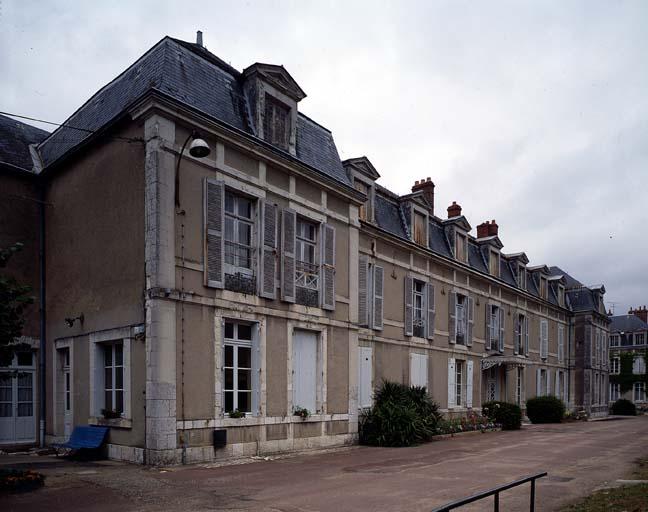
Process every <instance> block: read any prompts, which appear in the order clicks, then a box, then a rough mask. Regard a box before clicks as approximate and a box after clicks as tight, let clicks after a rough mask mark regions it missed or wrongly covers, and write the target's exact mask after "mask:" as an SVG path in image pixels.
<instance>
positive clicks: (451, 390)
mask: <svg viewBox="0 0 648 512" xmlns="http://www.w3.org/2000/svg"><path fill="white" fill-rule="evenodd" d="M455 377H456V374H455V359H454V357H450V358H448V408H450V407H455V406H456V405H457V402H456V392H457V390H456V389H455Z"/></svg>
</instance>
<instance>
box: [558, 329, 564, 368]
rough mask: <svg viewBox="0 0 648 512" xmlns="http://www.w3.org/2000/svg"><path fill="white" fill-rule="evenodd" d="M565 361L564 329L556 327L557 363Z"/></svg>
mask: <svg viewBox="0 0 648 512" xmlns="http://www.w3.org/2000/svg"><path fill="white" fill-rule="evenodd" d="M564 359H565V328H564V327H563V326H562V325H559V326H558V362H559V363H562V362H563V361H564Z"/></svg>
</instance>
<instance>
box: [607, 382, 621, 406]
mask: <svg viewBox="0 0 648 512" xmlns="http://www.w3.org/2000/svg"><path fill="white" fill-rule="evenodd" d="M619 398H621V384H619V383H614V382H610V402H616V401H617V400H618V399H619Z"/></svg>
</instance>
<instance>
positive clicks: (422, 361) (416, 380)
mask: <svg viewBox="0 0 648 512" xmlns="http://www.w3.org/2000/svg"><path fill="white" fill-rule="evenodd" d="M427 377H428V375H427V355H425V354H410V385H411V386H419V387H425V388H427V387H428V378H427Z"/></svg>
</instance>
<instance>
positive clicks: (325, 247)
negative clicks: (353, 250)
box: [320, 224, 335, 311]
mask: <svg viewBox="0 0 648 512" xmlns="http://www.w3.org/2000/svg"><path fill="white" fill-rule="evenodd" d="M321 239H322V265H321V269H320V283H321V284H320V290H321V292H320V295H321V298H320V303H321V304H322V308H323V309H328V310H331V311H332V310H334V309H335V228H334V227H333V226H331V225H330V224H322V235H321Z"/></svg>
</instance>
